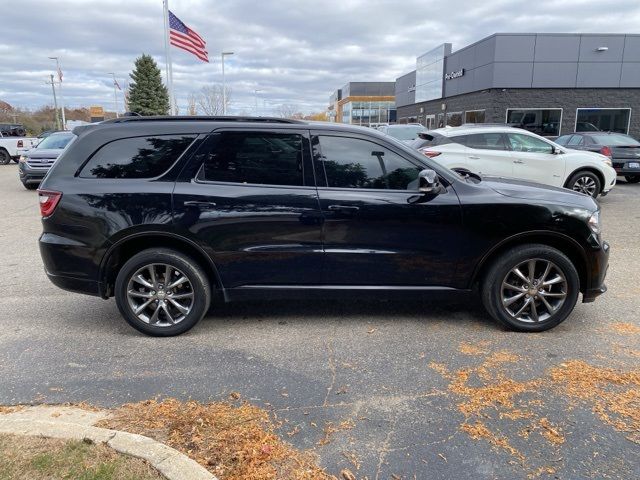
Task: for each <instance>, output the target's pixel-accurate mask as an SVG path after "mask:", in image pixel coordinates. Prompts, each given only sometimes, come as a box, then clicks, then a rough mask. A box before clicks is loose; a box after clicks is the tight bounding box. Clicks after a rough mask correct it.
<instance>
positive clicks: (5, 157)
mask: <svg viewBox="0 0 640 480" xmlns="http://www.w3.org/2000/svg"><path fill="white" fill-rule="evenodd" d="M10 163H11V155H9V152H7V151H6V150H5V149H4V148H0V165H9V164H10Z"/></svg>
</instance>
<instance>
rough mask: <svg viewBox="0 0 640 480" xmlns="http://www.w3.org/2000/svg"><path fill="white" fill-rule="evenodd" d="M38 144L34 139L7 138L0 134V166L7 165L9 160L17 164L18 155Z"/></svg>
mask: <svg viewBox="0 0 640 480" xmlns="http://www.w3.org/2000/svg"><path fill="white" fill-rule="evenodd" d="M37 144H38V139H37V138H34V137H9V136H5V134H4V133H2V132H0V165H7V164H8V163H10V162H11V160H13V161H15V162H17V161H18V159H19V158H20V155H21V154H22V153H23V152H24V151H25V150H28V149H30V148H33V147H35V146H36V145H37Z"/></svg>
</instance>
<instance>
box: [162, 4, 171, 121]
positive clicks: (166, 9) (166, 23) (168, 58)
mask: <svg viewBox="0 0 640 480" xmlns="http://www.w3.org/2000/svg"><path fill="white" fill-rule="evenodd" d="M162 6H163V10H164V55H165V73H166V76H167V90H168V91H169V115H173V104H174V98H173V66H172V65H171V50H170V49H171V46H170V45H169V0H162Z"/></svg>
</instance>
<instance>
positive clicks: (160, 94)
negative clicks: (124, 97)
mask: <svg viewBox="0 0 640 480" xmlns="http://www.w3.org/2000/svg"><path fill="white" fill-rule="evenodd" d="M129 76H130V77H131V79H132V80H133V81H132V82H131V85H130V86H129V110H130V111H131V112H135V113H139V114H140V115H143V116H147V115H166V114H167V113H169V93H168V92H167V87H165V86H164V85H163V84H162V76H161V75H160V69H159V68H158V65H156V62H155V60H154V59H153V58H152V57H151V55H145V54H143V55H142V56H141V57H138V58H136V62H135V66H134V69H133V72H131V74H130V75H129Z"/></svg>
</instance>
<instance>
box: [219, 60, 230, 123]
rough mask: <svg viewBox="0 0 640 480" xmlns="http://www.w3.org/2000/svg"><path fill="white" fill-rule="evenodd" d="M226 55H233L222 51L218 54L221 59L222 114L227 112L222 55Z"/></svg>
mask: <svg viewBox="0 0 640 480" xmlns="http://www.w3.org/2000/svg"><path fill="white" fill-rule="evenodd" d="M227 55H233V52H222V53H221V54H220V58H221V59H222V115H226V114H227V82H226V80H225V78H224V57H226V56H227Z"/></svg>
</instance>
